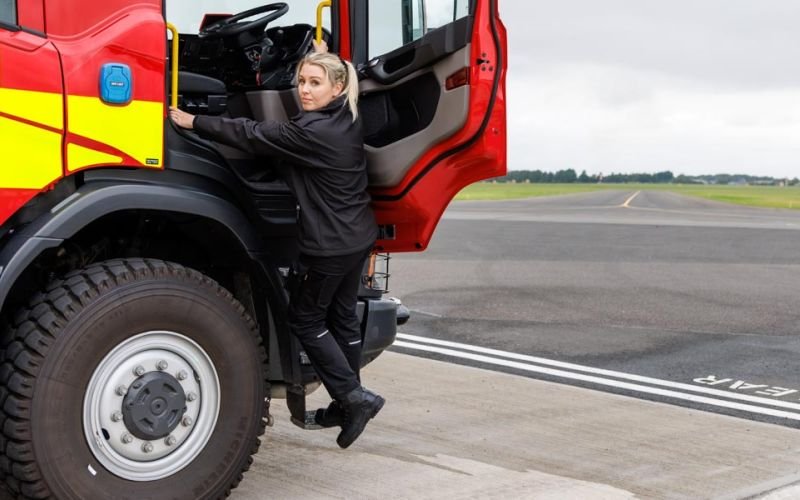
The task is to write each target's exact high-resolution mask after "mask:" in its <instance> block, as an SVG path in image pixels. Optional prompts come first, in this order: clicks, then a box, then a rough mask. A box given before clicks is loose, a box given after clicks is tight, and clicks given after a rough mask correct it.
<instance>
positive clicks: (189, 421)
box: [181, 415, 192, 427]
mask: <svg viewBox="0 0 800 500" xmlns="http://www.w3.org/2000/svg"><path fill="white" fill-rule="evenodd" d="M181 423H182V424H183V425H184V427H189V426H190V425H192V417H190V416H188V415H187V416H185V417H183V420H181Z"/></svg>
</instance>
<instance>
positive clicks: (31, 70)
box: [0, 0, 64, 222]
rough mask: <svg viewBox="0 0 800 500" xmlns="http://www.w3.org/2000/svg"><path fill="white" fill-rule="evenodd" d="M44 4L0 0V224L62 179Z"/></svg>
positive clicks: (56, 84)
mask: <svg viewBox="0 0 800 500" xmlns="http://www.w3.org/2000/svg"><path fill="white" fill-rule="evenodd" d="M43 32H44V14H43V12H42V2H38V5H37V2H24V1H19V0H0V151H2V152H3V155H2V161H1V162H0V222H3V221H5V220H6V219H7V218H8V217H9V216H10V215H11V214H12V213H14V212H15V211H16V209H17V208H19V207H20V206H22V205H24V204H25V203H26V202H27V201H28V200H30V199H31V198H33V197H34V196H35V195H36V194H37V193H39V192H40V191H41V190H42V189H43V188H45V187H46V186H47V185H49V184H50V183H52V182H54V181H56V180H58V179H59V178H61V175H62V164H63V161H62V146H61V143H62V135H63V131H64V112H63V110H64V97H63V89H62V85H61V63H60V62H59V57H58V53H57V52H56V50H55V48H53V45H52V43H50V42H49V41H48V39H47V38H46V37H45V35H44V33H43Z"/></svg>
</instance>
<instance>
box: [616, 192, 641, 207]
mask: <svg viewBox="0 0 800 500" xmlns="http://www.w3.org/2000/svg"><path fill="white" fill-rule="evenodd" d="M639 193H641V191H636V192H635V193H633V194H632V195H631V197H630V198H628V199H627V200H625V203H623V204H622V205H620V206H621V207H622V208H631V207H630V202H632V201H633V199H634V198H636V197H637V196H639Z"/></svg>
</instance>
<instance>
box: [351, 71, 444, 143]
mask: <svg viewBox="0 0 800 500" xmlns="http://www.w3.org/2000/svg"><path fill="white" fill-rule="evenodd" d="M440 94H441V88H440V86H439V83H438V82H437V81H436V77H435V76H434V74H433V73H432V72H431V73H423V74H422V75H420V76H418V77H415V78H412V79H410V80H408V81H406V82H403V83H402V84H400V85H397V86H396V87H393V88H391V89H389V90H387V91H386V92H375V93H372V94H366V95H364V96H363V97H362V98H361V99H360V101H359V111H360V113H361V115H362V119H363V121H364V130H365V134H364V143H365V144H367V145H369V146H372V147H374V148H380V147H383V146H386V145H387V144H389V143H392V142H395V141H398V140H400V139H403V138H404V137H408V136H409V135H411V134H413V133H416V132H419V131H420V130H422V129H424V128H425V127H427V126H428V125H430V124H431V122H432V121H433V117H434V115H435V112H436V106H437V105H438V104H439V96H440Z"/></svg>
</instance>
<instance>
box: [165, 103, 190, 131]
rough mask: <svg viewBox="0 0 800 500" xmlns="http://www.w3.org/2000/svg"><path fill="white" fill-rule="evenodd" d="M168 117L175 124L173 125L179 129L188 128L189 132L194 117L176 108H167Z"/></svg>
mask: <svg viewBox="0 0 800 500" xmlns="http://www.w3.org/2000/svg"><path fill="white" fill-rule="evenodd" d="M169 117H170V118H171V119H172V121H173V122H175V125H177V126H179V127H181V128H188V129H189V130H191V129H192V128H194V127H193V124H194V115H193V114H190V113H187V112H186V111H181V110H180V109H178V108H169Z"/></svg>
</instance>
